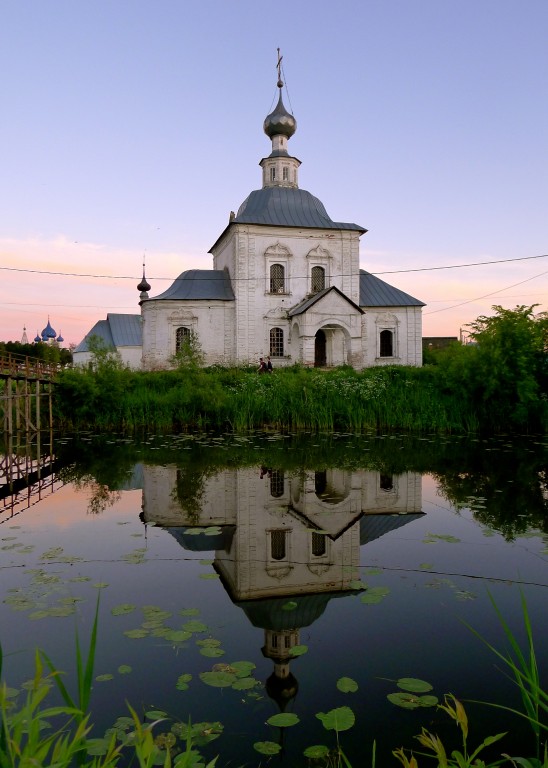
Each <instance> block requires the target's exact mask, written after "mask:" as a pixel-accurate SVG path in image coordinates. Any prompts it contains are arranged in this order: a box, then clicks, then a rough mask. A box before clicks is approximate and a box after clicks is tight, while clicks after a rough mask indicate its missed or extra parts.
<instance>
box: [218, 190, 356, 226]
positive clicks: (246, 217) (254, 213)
mask: <svg viewBox="0 0 548 768" xmlns="http://www.w3.org/2000/svg"><path fill="white" fill-rule="evenodd" d="M233 223H235V224H265V225H267V226H282V227H315V228H316V227H317V228H319V229H349V230H354V231H356V232H361V233H363V232H367V230H366V229H364V228H363V227H361V226H360V225H359V224H347V223H344V222H341V221H332V220H331V219H330V218H329V216H328V214H327V211H326V210H325V208H324V205H323V203H322V202H320V200H318V198H317V197H314V195H311V194H310V192H307V191H306V190H305V189H298V188H296V187H264V188H263V189H256V190H254V191H253V192H251V194H250V195H249V196H248V197H247V198H246V199H245V200H244V202H243V203H242V204H241V206H240V208H239V209H238V213H237V215H236V217H235V219H234V221H233Z"/></svg>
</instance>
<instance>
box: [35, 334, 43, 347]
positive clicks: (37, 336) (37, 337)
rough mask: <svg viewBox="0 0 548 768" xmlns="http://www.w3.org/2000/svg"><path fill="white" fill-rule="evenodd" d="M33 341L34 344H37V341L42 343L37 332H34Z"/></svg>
mask: <svg viewBox="0 0 548 768" xmlns="http://www.w3.org/2000/svg"><path fill="white" fill-rule="evenodd" d="M34 341H35V342H36V344H38V342H39V341H42V339H41V338H40V336H39V335H38V331H36V336H35V337H34Z"/></svg>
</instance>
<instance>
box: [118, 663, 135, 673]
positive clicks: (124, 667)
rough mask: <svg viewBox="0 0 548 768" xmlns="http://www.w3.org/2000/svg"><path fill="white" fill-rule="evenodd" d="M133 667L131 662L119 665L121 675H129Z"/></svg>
mask: <svg viewBox="0 0 548 768" xmlns="http://www.w3.org/2000/svg"><path fill="white" fill-rule="evenodd" d="M132 671H133V670H132V668H131V667H130V666H129V664H120V666H119V667H118V674H120V675H129V673H130V672H132Z"/></svg>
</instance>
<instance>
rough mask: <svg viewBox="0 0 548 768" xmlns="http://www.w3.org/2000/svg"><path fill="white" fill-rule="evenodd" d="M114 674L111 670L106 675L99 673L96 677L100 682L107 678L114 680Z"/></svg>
mask: <svg viewBox="0 0 548 768" xmlns="http://www.w3.org/2000/svg"><path fill="white" fill-rule="evenodd" d="M113 677H114V675H111V674H110V672H107V673H106V674H105V675H97V677H96V678H95V679H96V680H97V682H98V683H104V682H105V680H112V679H113Z"/></svg>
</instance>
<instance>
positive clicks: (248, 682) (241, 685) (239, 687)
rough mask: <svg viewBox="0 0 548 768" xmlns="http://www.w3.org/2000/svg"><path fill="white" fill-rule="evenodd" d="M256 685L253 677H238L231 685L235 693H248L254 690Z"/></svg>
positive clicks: (256, 682)
mask: <svg viewBox="0 0 548 768" xmlns="http://www.w3.org/2000/svg"><path fill="white" fill-rule="evenodd" d="M258 684H259V683H258V681H257V680H255V678H254V677H240V678H238V680H236V681H235V682H234V683H232V687H233V688H234V690H235V691H248V690H250V689H251V688H255V686H256V685H258Z"/></svg>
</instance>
